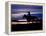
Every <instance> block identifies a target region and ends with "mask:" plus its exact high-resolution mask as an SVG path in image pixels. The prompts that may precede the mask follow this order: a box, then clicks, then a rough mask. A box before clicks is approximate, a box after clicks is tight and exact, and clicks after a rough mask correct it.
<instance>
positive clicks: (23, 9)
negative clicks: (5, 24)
mask: <svg viewBox="0 0 46 36" xmlns="http://www.w3.org/2000/svg"><path fill="white" fill-rule="evenodd" d="M42 9H43V8H42V6H38V5H19V4H12V5H11V13H12V18H13V19H14V18H15V19H18V20H19V19H23V18H22V17H23V15H24V14H26V15H27V14H28V11H30V14H31V15H32V16H36V17H39V18H42V12H43V11H42Z"/></svg>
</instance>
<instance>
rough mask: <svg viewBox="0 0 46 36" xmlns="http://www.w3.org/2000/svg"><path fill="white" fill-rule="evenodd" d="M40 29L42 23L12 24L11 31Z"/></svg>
mask: <svg viewBox="0 0 46 36" xmlns="http://www.w3.org/2000/svg"><path fill="white" fill-rule="evenodd" d="M26 30H28V31H29V30H42V23H33V24H16V25H15V24H12V25H11V31H26Z"/></svg>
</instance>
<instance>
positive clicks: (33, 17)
mask: <svg viewBox="0 0 46 36" xmlns="http://www.w3.org/2000/svg"><path fill="white" fill-rule="evenodd" d="M23 18H25V19H27V22H30V21H32V22H33V21H34V20H35V19H37V17H35V16H31V15H30V12H28V15H25V14H24V16H23Z"/></svg>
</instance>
